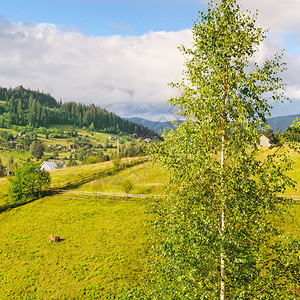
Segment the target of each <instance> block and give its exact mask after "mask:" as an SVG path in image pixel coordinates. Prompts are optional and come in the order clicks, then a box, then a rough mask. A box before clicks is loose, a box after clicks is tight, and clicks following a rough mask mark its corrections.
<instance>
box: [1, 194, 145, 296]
mask: <svg viewBox="0 0 300 300" xmlns="http://www.w3.org/2000/svg"><path fill="white" fill-rule="evenodd" d="M143 211H144V205H143V204H141V203H137V202H121V201H111V200H110V201H106V200H93V199H87V198H85V199H81V198H69V197H61V196H59V197H49V198H45V199H41V200H37V201H35V202H32V203H29V204H27V205H25V206H23V207H19V208H15V209H12V210H10V211H7V212H5V213H2V214H0V240H1V246H0V264H1V268H0V285H1V289H0V299H118V296H121V295H122V288H123V286H124V284H127V285H130V284H131V285H134V284H137V283H138V282H139V280H140V277H141V276H142V275H143V272H144V271H143V270H144V268H143V263H142V260H141V259H142V258H144V257H145V253H146V251H147V249H148V245H147V242H146V239H145V233H144V229H143V228H144V227H143V222H144V220H145V214H144V213H143ZM49 234H54V235H59V236H60V237H62V238H63V241H62V242H59V243H56V244H55V243H51V244H49V242H48V236H49Z"/></svg>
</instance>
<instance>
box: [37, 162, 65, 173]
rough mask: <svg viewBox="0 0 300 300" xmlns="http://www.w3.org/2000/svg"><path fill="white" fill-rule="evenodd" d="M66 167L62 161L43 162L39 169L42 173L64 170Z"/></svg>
mask: <svg viewBox="0 0 300 300" xmlns="http://www.w3.org/2000/svg"><path fill="white" fill-rule="evenodd" d="M66 167H67V166H66V164H65V163H64V162H63V161H44V162H43V163H42V164H41V165H40V169H41V170H44V171H53V170H57V169H65V168H66Z"/></svg>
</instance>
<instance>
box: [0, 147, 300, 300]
mask: <svg viewBox="0 0 300 300" xmlns="http://www.w3.org/2000/svg"><path fill="white" fill-rule="evenodd" d="M269 151H270V150H263V151H262V152H261V158H263V157H264V156H265V155H266V154H267V153H269ZM132 159H133V160H135V159H136V158H132ZM293 159H294V161H295V164H294V170H293V171H291V176H292V177H293V178H294V179H296V180H298V179H299V178H298V177H299V174H300V157H299V155H296V154H293ZM129 160H130V159H129V158H127V159H124V160H123V162H128V161H129ZM111 168H113V163H112V162H104V163H98V164H93V165H86V166H76V167H69V168H67V169H63V170H56V171H52V172H51V177H52V187H62V186H65V185H66V184H68V182H71V181H74V180H81V179H82V178H83V177H89V176H93V175H95V174H99V173H100V172H102V171H105V170H109V169H111ZM167 178H168V173H167V172H166V171H165V170H163V169H161V167H160V166H159V165H158V164H155V165H153V164H151V163H150V162H147V163H143V164H140V165H136V166H133V167H130V168H127V169H125V170H122V171H120V172H117V173H115V174H113V175H110V176H106V177H102V178H98V179H96V180H93V181H91V182H89V183H86V184H83V185H82V186H80V187H78V188H77V189H76V190H77V191H87V192H88V191H91V192H98V191H99V192H115V193H117V192H124V190H123V182H124V180H128V181H130V182H132V183H133V189H132V191H131V193H144V194H149V195H153V194H162V193H163V191H164V184H165V183H167ZM7 185H8V184H7V178H2V179H0V205H1V201H3V195H4V194H5V192H6V191H7ZM297 185H298V186H299V180H298V183H297ZM299 187H300V186H299ZM289 193H292V194H295V193H298V194H299V195H300V192H299V189H298V191H297V192H295V191H289ZM146 207H147V200H144V201H128V202H127V201H116V200H112V199H110V200H108V199H103V198H93V197H81V196H78V197H74V196H73V197H71V196H63V195H59V196H53V197H47V198H44V199H40V200H37V201H34V202H32V203H29V204H26V205H24V206H21V207H18V208H14V209H11V210H9V211H5V212H2V213H1V214H0V237H1V238H0V241H1V243H0V262H1V263H0V264H1V268H0V285H1V289H0V299H121V298H122V297H123V296H124V292H123V287H124V286H127V285H133V286H134V285H136V284H138V283H139V282H140V281H141V280H142V276H143V274H144V272H146V271H145V270H146V267H145V265H144V261H143V258H145V257H146V256H147V251H148V249H149V244H148V243H147V231H146V230H147V229H146V228H145V227H144V221H145V220H146V219H147V218H149V215H147V214H145V213H144V211H145V210H146ZM289 211H290V213H291V216H288V215H284V216H283V217H282V218H280V219H274V223H275V224H276V225H277V226H278V228H281V229H283V230H284V231H285V232H286V233H289V234H292V235H294V236H295V237H297V238H300V232H299V226H300V205H294V206H292V207H291V208H290V209H289ZM50 234H54V235H58V236H60V237H62V238H63V241H62V242H60V243H57V244H49V243H48V236H49V235H50ZM122 295H123V296H122ZM125 299H126V298H125Z"/></svg>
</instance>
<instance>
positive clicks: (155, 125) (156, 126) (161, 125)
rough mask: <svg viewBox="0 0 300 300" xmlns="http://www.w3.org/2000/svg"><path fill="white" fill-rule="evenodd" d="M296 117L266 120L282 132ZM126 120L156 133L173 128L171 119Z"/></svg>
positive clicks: (274, 130) (274, 129) (275, 129)
mask: <svg viewBox="0 0 300 300" xmlns="http://www.w3.org/2000/svg"><path fill="white" fill-rule="evenodd" d="M296 118H300V114H295V115H289V116H280V117H273V118H268V119H267V122H268V124H269V126H270V128H271V129H272V130H273V132H275V133H277V132H278V131H279V130H281V131H282V132H284V131H286V130H287V128H288V127H289V126H290V125H291V124H292V123H293V122H294V121H295V119H296ZM127 120H129V121H131V122H136V123H138V124H141V125H143V126H146V127H148V128H151V129H153V130H154V131H155V132H157V133H160V132H162V131H164V130H167V129H168V128H171V129H172V128H174V126H173V124H172V121H157V122H154V121H150V120H147V119H143V118H127ZM176 122H177V123H182V122H183V121H180V120H176Z"/></svg>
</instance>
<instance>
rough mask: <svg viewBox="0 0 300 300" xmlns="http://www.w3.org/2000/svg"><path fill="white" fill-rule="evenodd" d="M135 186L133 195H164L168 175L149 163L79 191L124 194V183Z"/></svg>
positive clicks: (106, 178) (99, 180) (104, 178)
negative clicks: (127, 182)
mask: <svg viewBox="0 0 300 300" xmlns="http://www.w3.org/2000/svg"><path fill="white" fill-rule="evenodd" d="M125 180H128V181H130V182H131V183H132V184H133V189H132V190H131V192H130V193H132V194H146V195H162V194H164V187H165V184H166V183H167V182H168V174H167V172H166V171H165V170H164V169H162V168H161V167H160V166H159V165H158V164H152V163H151V162H147V163H144V164H141V165H137V166H134V167H131V168H127V169H125V170H123V171H121V172H119V173H117V174H115V175H112V176H107V177H103V178H100V179H98V180H94V181H92V182H89V183H86V184H83V185H81V186H80V187H79V188H78V189H77V191H87V192H106V193H124V192H125V191H124V188H123V182H124V181H125Z"/></svg>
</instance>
